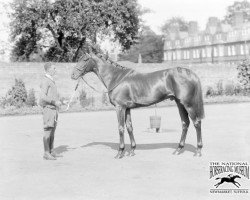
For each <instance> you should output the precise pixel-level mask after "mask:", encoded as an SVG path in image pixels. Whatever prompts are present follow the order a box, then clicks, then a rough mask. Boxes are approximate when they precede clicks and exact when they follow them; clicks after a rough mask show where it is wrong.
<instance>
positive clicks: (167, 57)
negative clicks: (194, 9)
mask: <svg viewBox="0 0 250 200" xmlns="http://www.w3.org/2000/svg"><path fill="white" fill-rule="evenodd" d="M249 57H250V22H245V19H244V17H243V13H242V12H238V13H235V15H234V17H233V24H232V25H229V24H225V23H222V22H221V21H220V20H219V19H218V18H216V17H210V18H209V19H208V22H207V25H206V29H205V30H204V31H198V24H197V22H195V21H191V22H189V28H188V31H187V32H179V31H175V30H173V31H171V32H170V34H169V35H168V36H167V37H166V38H165V41H164V58H163V60H164V62H167V63H169V64H174V63H178V64H179V63H184V64H189V63H190V64H191V63H221V62H230V63H234V62H238V61H241V60H243V59H246V58H249Z"/></svg>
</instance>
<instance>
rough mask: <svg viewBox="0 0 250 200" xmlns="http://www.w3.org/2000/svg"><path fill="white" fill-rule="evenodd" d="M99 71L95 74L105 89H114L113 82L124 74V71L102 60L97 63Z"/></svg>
mask: <svg viewBox="0 0 250 200" xmlns="http://www.w3.org/2000/svg"><path fill="white" fill-rule="evenodd" d="M97 63H98V64H97V65H98V66H97V68H98V70H97V71H96V72H95V73H96V75H97V76H98V77H99V79H100V80H101V81H102V82H103V84H104V85H105V87H106V88H107V89H109V88H110V87H112V86H111V85H112V81H113V79H114V78H115V77H117V76H119V75H120V74H122V73H123V69H120V68H118V67H116V66H114V65H112V64H110V63H106V62H103V61H102V60H100V61H99V62H97Z"/></svg>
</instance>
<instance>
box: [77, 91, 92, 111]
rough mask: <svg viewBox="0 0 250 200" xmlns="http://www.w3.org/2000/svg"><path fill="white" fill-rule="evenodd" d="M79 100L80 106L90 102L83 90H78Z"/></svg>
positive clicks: (87, 104)
mask: <svg viewBox="0 0 250 200" xmlns="http://www.w3.org/2000/svg"><path fill="white" fill-rule="evenodd" d="M79 101H80V105H81V106H82V107H86V106H89V105H90V103H91V100H90V99H88V98H87V93H86V92H85V91H84V90H81V91H80V95H79Z"/></svg>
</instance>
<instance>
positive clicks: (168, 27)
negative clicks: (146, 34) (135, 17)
mask: <svg viewBox="0 0 250 200" xmlns="http://www.w3.org/2000/svg"><path fill="white" fill-rule="evenodd" d="M171 31H184V32H185V31H188V22H187V21H185V20H184V19H183V18H181V17H173V18H171V19H169V20H167V21H166V22H165V23H164V24H163V25H162V27H161V32H162V33H163V34H165V35H168V34H169V33H170V32H171Z"/></svg>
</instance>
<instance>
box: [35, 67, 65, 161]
mask: <svg viewBox="0 0 250 200" xmlns="http://www.w3.org/2000/svg"><path fill="white" fill-rule="evenodd" d="M44 70H45V76H44V78H43V81H42V84H41V96H40V101H39V104H40V106H42V108H43V128H44V136H43V144H44V156H43V158H44V159H46V160H56V155H55V152H53V148H54V135H55V130H56V125H57V119H58V110H59V107H60V106H61V102H60V101H59V96H58V92H57V87H56V84H55V80H54V77H55V74H56V68H55V66H54V65H53V64H52V63H46V64H45V65H44Z"/></svg>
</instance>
